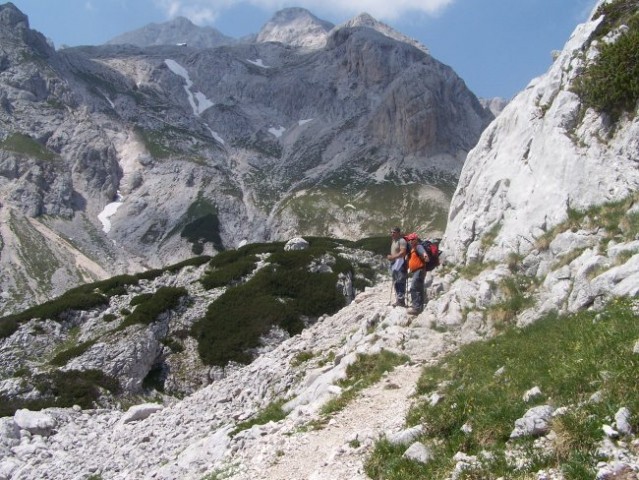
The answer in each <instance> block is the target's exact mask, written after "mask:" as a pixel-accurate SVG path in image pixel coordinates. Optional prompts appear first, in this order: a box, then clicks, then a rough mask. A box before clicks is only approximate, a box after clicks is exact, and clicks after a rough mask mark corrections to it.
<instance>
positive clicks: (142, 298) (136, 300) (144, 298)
mask: <svg viewBox="0 0 639 480" xmlns="http://www.w3.org/2000/svg"><path fill="white" fill-rule="evenodd" d="M152 297H153V293H141V294H140V295H136V296H135V297H133V298H132V299H131V301H130V302H129V306H130V307H135V306H136V305H140V304H141V303H145V302H148V301H149V299H151V298H152Z"/></svg>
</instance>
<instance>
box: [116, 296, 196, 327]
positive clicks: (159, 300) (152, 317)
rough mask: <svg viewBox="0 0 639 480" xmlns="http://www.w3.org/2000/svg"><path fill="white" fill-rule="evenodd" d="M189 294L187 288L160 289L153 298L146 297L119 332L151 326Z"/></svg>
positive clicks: (123, 323)
mask: <svg viewBox="0 0 639 480" xmlns="http://www.w3.org/2000/svg"><path fill="white" fill-rule="evenodd" d="M187 294H188V292H187V290H186V288H183V287H160V288H158V289H157V291H156V292H155V293H154V294H152V295H151V296H146V295H144V299H143V300H142V301H140V303H139V304H138V305H137V307H136V308H135V310H133V312H132V313H131V314H129V315H128V316H127V317H126V318H125V319H124V321H123V322H122V323H121V324H120V326H119V327H118V330H123V329H125V328H127V327H128V326H130V325H135V324H143V325H149V324H151V323H153V322H155V321H156V320H157V318H158V317H159V316H160V315H161V314H162V313H164V312H166V311H168V310H171V309H173V308H175V307H177V306H178V305H179V304H180V299H181V298H182V297H183V296H185V295H187Z"/></svg>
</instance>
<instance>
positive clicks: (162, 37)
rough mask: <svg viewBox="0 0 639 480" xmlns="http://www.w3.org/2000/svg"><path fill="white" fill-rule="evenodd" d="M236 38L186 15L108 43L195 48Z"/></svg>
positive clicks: (210, 45)
mask: <svg viewBox="0 0 639 480" xmlns="http://www.w3.org/2000/svg"><path fill="white" fill-rule="evenodd" d="M234 42H235V39H233V38H231V37H228V36H226V35H224V34H222V33H221V32H219V31H218V30H216V29H215V28H211V27H199V26H197V25H194V24H193V23H192V22H191V21H190V20H188V19H187V18H184V17H176V18H174V19H172V20H170V21H168V22H164V23H161V24H157V23H151V24H150V25H147V26H145V27H142V28H139V29H137V30H133V31H131V32H126V33H123V34H121V35H118V36H117V37H114V38H112V39H111V40H109V41H108V42H106V44H107V45H123V44H130V45H135V46H137V47H151V46H154V45H184V46H189V47H194V48H213V47H219V46H220V45H230V44H232V43H234Z"/></svg>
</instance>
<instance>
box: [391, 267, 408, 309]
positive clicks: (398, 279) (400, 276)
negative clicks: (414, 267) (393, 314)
mask: <svg viewBox="0 0 639 480" xmlns="http://www.w3.org/2000/svg"><path fill="white" fill-rule="evenodd" d="M393 282H394V283H395V298H396V299H397V301H398V302H400V303H402V302H404V298H405V297H406V270H404V269H403V268H402V269H400V270H393Z"/></svg>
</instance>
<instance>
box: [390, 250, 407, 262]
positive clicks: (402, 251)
mask: <svg viewBox="0 0 639 480" xmlns="http://www.w3.org/2000/svg"><path fill="white" fill-rule="evenodd" d="M405 256H406V249H405V248H400V249H399V253H398V254H397V255H391V254H390V253H389V254H388V255H386V258H388V259H389V260H397V259H398V258H404V257H405Z"/></svg>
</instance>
